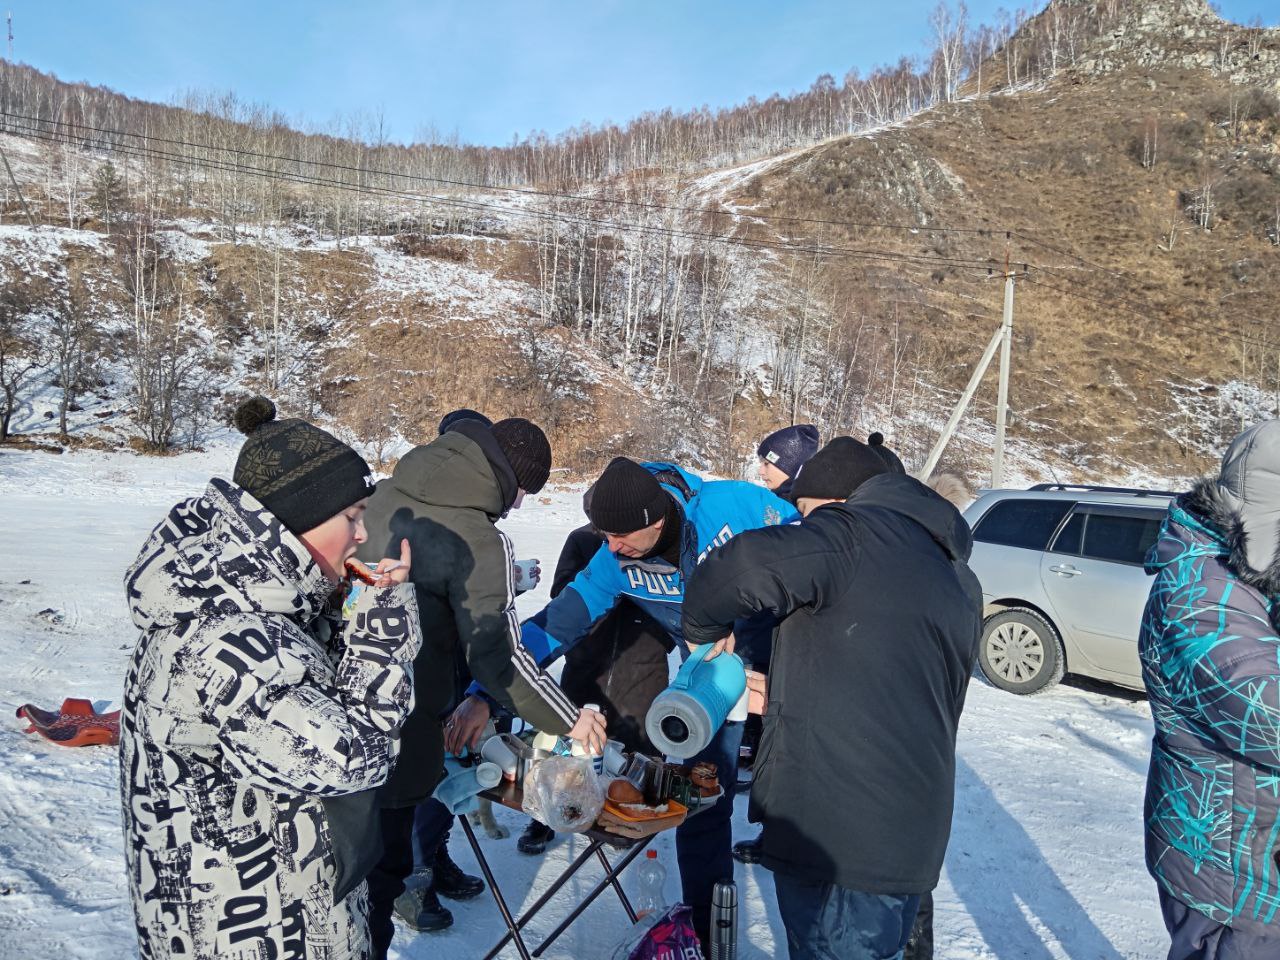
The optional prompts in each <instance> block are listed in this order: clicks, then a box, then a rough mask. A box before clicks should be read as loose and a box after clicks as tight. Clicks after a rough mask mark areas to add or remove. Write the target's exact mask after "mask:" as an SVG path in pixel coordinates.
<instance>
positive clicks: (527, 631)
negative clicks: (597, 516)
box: [469, 463, 800, 693]
mask: <svg viewBox="0 0 1280 960" xmlns="http://www.w3.org/2000/svg"><path fill="white" fill-rule="evenodd" d="M642 466H643V467H644V468H645V469H646V470H648V471H649V472H650V473H652V474H653V475H654V476H655V477H657V478H658V482H659V483H661V484H662V487H663V489H664V490H666V491H667V492H668V493H669V494H671V496H672V497H673V498H674V499H675V502H676V503H677V505H679V507H680V509H681V510H682V511H683V512H684V529H683V531H682V542H681V548H680V566H679V568H678V569H677V568H676V567H674V566H672V565H671V564H669V563H667V562H666V561H665V560H663V559H662V558H660V557H655V558H652V559H649V560H633V559H630V558H628V557H619V556H616V555H615V554H613V553H612V552H610V550H609V547H608V546H607V545H605V544H601V546H600V549H599V550H598V551H597V552H596V555H595V556H594V557H592V558H591V562H590V563H588V564H587V566H586V567H585V568H584V569H583V570H582V572H581V573H579V574H578V575H577V576H576V577H574V579H573V580H572V581H571V582H570V583H569V585H568V586H567V587H565V588H564V590H563V592H561V594H560V595H559V596H558V597H556V598H555V599H554V600H552V601H551V602H550V603H549V604H547V605H546V607H544V608H543V609H542V610H541V611H540V612H539V613H536V614H534V616H532V617H530V618H529V619H528V620H526V621H525V622H524V623H523V624H522V625H521V631H520V641H521V643H523V644H524V646H525V647H526V648H527V649H528V650H529V652H530V653H532V654H533V656H534V657H535V658H536V659H537V661H538V663H539V665H541V666H546V665H547V664H548V663H551V662H553V661H554V660H556V658H558V657H562V656H564V655H565V654H566V653H568V652H569V651H570V650H571V649H573V647H574V646H575V645H577V644H578V642H579V641H581V640H582V638H583V637H585V636H587V634H588V633H590V632H591V627H592V625H593V624H594V623H595V622H596V621H597V620H599V619H600V618H601V617H603V616H604V615H605V614H606V613H608V612H609V611H610V610H612V609H613V608H614V606H615V605H616V604H617V603H618V601H619V600H621V599H622V598H623V597H626V598H627V599H628V600H631V601H632V602H633V603H636V604H638V605H639V606H641V607H643V608H644V610H645V612H647V613H648V614H649V615H650V616H652V617H653V618H654V619H655V620H656V621H658V623H660V624H661V625H662V626H663V627H664V628H665V629H666V630H667V632H668V633H669V634H670V635H671V637H672V639H673V640H675V641H676V642H677V643H678V642H680V641H681V639H682V635H681V626H680V604H681V603H682V602H683V601H684V583H685V577H686V576H688V575H689V574H691V573H692V572H693V569H694V567H696V566H697V565H698V564H699V563H701V562H702V561H703V560H704V559H705V558H706V556H707V554H709V553H710V552H711V551H712V550H714V549H715V548H716V547H718V546H720V545H721V544H723V543H724V542H725V541H727V540H729V539H730V538H731V537H733V536H735V535H737V534H739V533H742V531H744V530H754V529H757V528H759V527H768V526H773V525H776V524H781V523H793V522H795V521H797V520H799V519H800V515H799V514H798V513H796V510H795V508H794V507H793V506H792V505H791V504H789V503H787V502H786V501H785V500H783V499H781V498H780V497H777V496H775V495H774V494H773V493H771V492H770V491H768V490H766V489H765V488H764V487H761V486H757V485H756V484H754V483H747V482H745V481H742V480H703V479H702V478H701V477H699V476H698V475H697V474H694V473H690V472H689V471H687V470H683V469H681V468H680V467H677V466H676V465H675V464H672V463H645V464H642ZM772 626H773V624H772V621H769V623H768V624H767V625H764V626H755V625H753V627H755V629H764V630H770V631H771V630H772ZM738 640H739V641H740V642H741V641H743V640H746V642H747V644H748V645H750V644H751V643H752V642H754V638H751V637H743V636H739V637H738ZM748 659H749V658H748ZM469 692H470V693H483V690H482V689H481V688H480V687H479V686H477V685H475V684H473V685H472V687H471V689H470V691H469Z"/></svg>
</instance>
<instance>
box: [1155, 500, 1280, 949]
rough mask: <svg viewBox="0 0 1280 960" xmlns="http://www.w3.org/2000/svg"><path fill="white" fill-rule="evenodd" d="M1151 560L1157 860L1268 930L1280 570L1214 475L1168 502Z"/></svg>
mask: <svg viewBox="0 0 1280 960" xmlns="http://www.w3.org/2000/svg"><path fill="white" fill-rule="evenodd" d="M1271 536H1272V537H1274V536H1276V532H1274V531H1273V532H1271ZM1147 572H1149V573H1154V574H1155V575H1156V578H1155V582H1154V583H1153V584H1152V587H1151V596H1150V599H1149V600H1148V601H1147V607H1146V611H1145V613H1144V614H1143V619H1142V632H1141V635H1140V638H1139V642H1138V652H1139V655H1140V657H1141V659H1142V670H1143V679H1144V681H1145V683H1146V687H1147V693H1148V696H1149V699H1150V704H1151V713H1152V717H1153V718H1154V720H1155V738H1154V741H1153V743H1152V749H1151V768H1150V772H1149V774H1148V779H1147V797H1146V808H1145V819H1146V848H1147V867H1148V869H1149V870H1150V871H1151V874H1152V876H1153V877H1155V879H1156V882H1157V883H1159V884H1160V886H1161V888H1162V889H1163V890H1164V892H1165V893H1166V894H1168V895H1170V896H1173V897H1175V898H1177V899H1178V900H1181V901H1182V902H1183V903H1185V904H1187V905H1188V906H1190V907H1192V908H1193V909H1196V910H1199V911H1200V912H1201V913H1203V914H1205V915H1206V916H1208V917H1209V918H1211V919H1213V920H1215V921H1217V922H1218V923H1222V924H1226V925H1229V926H1231V927H1232V928H1234V929H1237V930H1249V929H1253V930H1260V929H1261V928H1262V927H1265V926H1266V925H1268V924H1274V923H1276V922H1277V909H1278V908H1280V861H1278V860H1277V851H1278V849H1280V847H1278V845H1277V840H1278V839H1280V819H1278V818H1277V813H1278V812H1280V637H1278V636H1277V634H1276V617H1277V613H1278V612H1280V611H1278V610H1277V602H1276V598H1277V596H1280V571H1277V570H1276V569H1275V565H1274V564H1272V566H1271V568H1269V569H1268V570H1266V571H1263V572H1259V571H1257V570H1255V569H1253V568H1252V567H1250V566H1249V564H1248V561H1247V555H1246V537H1245V536H1244V527H1243V524H1242V522H1241V519H1240V517H1239V516H1238V515H1237V514H1236V513H1235V512H1234V510H1233V509H1232V507H1231V505H1230V504H1229V502H1228V500H1227V498H1226V497H1225V496H1224V495H1223V493H1222V489H1221V487H1220V486H1219V485H1218V483H1217V482H1216V481H1204V482H1202V483H1201V484H1199V485H1198V486H1197V487H1196V488H1195V489H1194V490H1193V491H1192V492H1191V493H1189V494H1185V495H1184V496H1182V497H1180V498H1179V499H1178V500H1176V501H1175V502H1174V503H1173V504H1172V505H1171V506H1170V508H1169V513H1168V516H1167V517H1166V518H1165V522H1164V526H1163V528H1162V530H1161V533H1160V537H1159V539H1158V540H1157V541H1156V543H1155V545H1154V546H1153V547H1152V548H1151V553H1150V554H1149V555H1148V558H1147ZM1273 929H1274V928H1273Z"/></svg>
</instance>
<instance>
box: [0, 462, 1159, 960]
mask: <svg viewBox="0 0 1280 960" xmlns="http://www.w3.org/2000/svg"><path fill="white" fill-rule="evenodd" d="M233 459H234V451H233V448H231V447H229V446H221V447H218V448H215V449H213V450H211V451H210V452H208V453H203V454H190V455H184V456H177V457H171V458H164V459H152V458H139V457H134V456H130V455H127V454H104V453H93V452H80V453H67V454H64V455H62V456H53V455H49V454H44V453H34V452H33V453H21V452H3V453H0V504H3V511H2V512H0V517H2V522H0V663H3V665H4V667H3V671H2V675H3V677H4V681H3V684H0V707H2V708H3V714H4V716H5V717H6V718H7V719H5V720H3V721H0V957H3V958H9V957H13V958H18V957H23V958H27V957H29V958H36V960H43V958H53V957H58V958H86V960H118V958H121V957H129V956H133V955H134V947H133V931H132V921H131V917H130V912H129V906H128V902H127V899H126V896H127V894H126V887H125V884H124V881H123V877H122V871H123V854H122V852H121V838H120V823H119V815H118V813H117V803H118V800H117V789H116V777H117V769H116V760H115V753H114V751H112V750H108V749H103V748H87V749H80V750H70V749H65V748H59V747H55V746H52V745H50V744H48V743H46V742H44V741H42V740H39V739H37V738H35V737H31V736H26V735H24V734H23V733H22V732H21V726H20V724H19V722H18V721H17V720H15V719H14V714H13V711H14V709H15V708H16V707H17V706H18V705H19V704H22V703H24V702H28V701H31V702H34V703H36V704H37V705H43V706H46V707H47V706H50V705H56V704H57V703H60V702H61V700H62V698H63V697H67V696H79V697H87V698H90V699H92V700H94V701H96V702H98V703H99V704H101V705H103V706H106V705H107V704H111V703H114V702H115V701H116V699H117V698H118V697H119V694H120V688H121V683H122V679H123V674H124V668H125V662H126V660H127V658H128V656H129V651H130V650H131V648H132V646H133V643H134V640H135V632H134V630H133V628H132V626H131V624H130V622H129V619H128V615H127V612H126V609H125V604H124V594H123V589H122V587H121V575H122V572H123V570H124V567H125V565H126V564H127V563H128V562H129V561H130V560H131V559H132V557H133V555H134V552H135V551H136V550H137V549H138V547H139V546H140V545H141V543H142V541H143V539H144V537H145V536H146V534H147V533H148V531H149V530H150V528H151V526H152V525H153V524H154V523H155V522H156V521H157V520H158V519H159V518H160V516H161V515H162V514H163V512H164V511H165V510H166V509H167V507H168V506H169V505H170V504H171V503H172V502H173V501H175V500H177V499H179V498H181V497H184V496H189V495H191V494H193V493H196V492H198V491H199V490H201V489H202V488H203V485H204V483H205V481H206V480H207V479H208V477H209V476H210V475H211V474H212V473H215V472H220V473H223V474H226V473H228V472H229V471H230V468H231V465H232V463H233ZM579 496H580V494H579V491H577V490H574V489H561V490H553V491H551V492H550V493H549V494H548V495H546V496H544V497H541V498H536V499H535V500H534V501H533V502H532V503H528V504H527V505H526V507H525V508H524V509H523V510H521V511H519V512H518V513H516V514H515V515H513V517H512V518H511V519H510V520H509V521H507V522H506V523H505V528H506V529H507V530H508V532H509V533H510V534H511V535H512V537H513V538H514V540H515V544H516V548H517V552H518V554H519V555H520V556H537V557H540V558H541V559H542V560H543V564H544V570H547V571H548V573H549V569H550V567H551V566H553V564H554V562H555V558H556V556H557V555H558V553H559V548H560V545H561V542H562V540H563V538H564V535H565V534H566V533H567V532H568V531H569V530H570V529H571V528H572V527H574V526H576V525H577V524H578V522H579V520H580V516H581V514H580V510H579V506H578V504H579ZM547 579H548V580H549V576H548V578H547ZM546 591H547V587H546V586H545V585H544V586H543V587H542V588H541V589H540V590H539V591H537V592H535V593H534V594H533V595H531V596H527V597H524V598H523V599H522V601H521V606H522V612H524V613H529V612H532V611H533V610H535V609H536V608H537V607H538V606H539V604H540V603H541V602H543V601H544V600H545V599H546ZM116 705H118V704H116ZM1150 735H1151V723H1150V719H1149V717H1148V714H1147V709H1146V705H1145V704H1144V703H1142V702H1133V701H1132V700H1131V699H1130V698H1129V697H1127V696H1125V695H1121V694H1120V693H1119V692H1098V691H1085V690H1080V689H1075V688H1071V687H1060V688H1057V689H1056V690H1053V691H1051V692H1049V693H1047V694H1045V695H1043V696H1038V697H1032V698H1025V699H1020V698H1016V697H1012V696H1009V695H1007V694H1003V693H1001V692H999V691H996V690H994V689H991V688H990V687H987V686H986V685H984V684H983V683H981V682H980V681H974V683H973V685H972V687H971V689H970V694H969V702H968V706H967V708H966V713H965V717H964V721H963V723H962V726H961V735H960V762H959V770H958V774H959V775H958V780H957V798H956V811H955V830H954V833H953V836H952V842H951V848H950V851H949V854H948V859H947V867H946V871H945V874H944V877H943V880H942V883H941V885H940V887H939V889H938V891H937V918H936V921H935V922H936V930H937V941H938V951H937V955H938V956H939V957H942V958H948V960H954V958H959V960H970V958H996V957H998V958H1002V960H1005V958H1021V957H1027V958H1035V960H1040V958H1068V957H1070V958H1077V960H1079V958H1089V960H1098V958H1101V960H1117V958H1121V957H1125V958H1129V957H1133V958H1139V957H1142V958H1149V957H1154V956H1158V955H1160V954H1161V953H1162V952H1163V951H1162V937H1163V929H1162V927H1161V923H1160V916H1159V911H1158V909H1157V907H1156V903H1155V891H1154V886H1153V885H1152V883H1151V882H1150V880H1149V879H1148V877H1147V874H1146V871H1145V869H1144V867H1143V862H1142V823H1141V804H1142V785H1143V778H1144V775H1145V770H1146V763H1147V747H1148V741H1149V738H1150ZM903 748H904V749H910V745H909V744H904V745H903ZM498 816H499V819H500V820H502V821H504V822H505V823H506V824H507V826H508V827H509V828H510V829H511V831H512V834H513V836H512V838H511V839H508V840H502V841H490V840H486V839H482V841H481V842H482V843H483V844H484V845H485V848H486V852H487V855H488V856H489V858H490V859H491V862H492V864H493V866H494V868H495V871H496V873H497V874H498V876H499V878H500V879H501V882H502V885H503V889H504V890H505V892H506V893H507V895H508V896H509V897H510V898H511V900H512V901H513V906H515V907H516V908H517V909H519V908H520V907H522V906H524V905H527V904H529V903H531V902H532V901H533V899H534V898H535V897H536V896H537V895H538V893H539V892H540V890H542V889H544V888H545V886H546V885H547V884H548V883H549V882H550V880H551V879H552V878H553V877H554V876H556V875H557V874H558V873H559V872H560V870H561V869H562V868H563V866H564V864H565V863H566V862H567V860H568V859H570V858H572V857H573V856H575V855H576V854H577V853H578V852H580V851H581V849H582V841H581V840H580V839H577V838H570V839H568V840H563V841H559V842H557V843H556V844H555V845H554V846H553V847H552V848H551V851H550V852H549V853H548V855H547V856H546V857H545V858H543V859H533V858H529V857H524V856H521V855H519V854H518V853H516V850H515V840H514V836H515V835H517V834H518V832H519V830H520V829H521V828H522V824H521V823H520V822H519V818H518V817H517V816H516V815H515V814H512V813H509V812H506V811H499V812H498ZM832 829H833V830H838V829H839V825H838V824H833V825H832ZM755 830H756V828H755V827H754V826H751V825H749V824H748V823H747V822H746V800H745V798H740V799H739V800H738V808H737V812H736V817H735V835H737V836H739V837H748V836H753V835H754V833H755ZM656 847H657V849H658V851H659V855H660V857H661V858H662V861H663V862H664V863H665V864H666V866H667V870H668V881H667V894H668V896H669V897H675V896H676V895H677V894H678V891H679V885H678V882H677V879H676V865H675V856H674V849H673V839H672V837H670V836H663V837H661V838H660V839H659V840H658V842H657V844H656ZM451 849H452V851H453V853H454V855H455V856H456V857H457V859H458V860H459V862H460V863H461V864H462V866H463V867H464V868H467V869H473V868H474V860H473V858H472V856H471V853H470V851H469V849H468V847H467V845H466V843H465V840H464V839H463V837H462V836H461V834H460V831H458V832H456V833H455V836H454V842H453V845H452V847H451ZM597 880H598V874H597V872H595V871H593V870H591V869H587V870H584V871H583V874H582V876H581V878H580V879H578V880H577V881H575V882H574V883H572V884H570V886H569V887H568V888H567V889H566V890H565V892H564V893H563V894H561V899H560V901H559V903H561V904H568V903H570V902H572V901H574V900H576V899H577V898H579V897H581V896H582V895H583V894H585V892H586V891H587V890H588V889H590V887H591V886H593V885H594V884H595V882H596V881H597ZM737 880H738V883H739V890H740V896H741V898H742V900H743V908H742V914H743V916H742V929H741V941H742V944H743V945H742V948H741V955H742V956H743V957H744V958H763V957H773V956H781V955H783V953H784V951H785V947H784V946H783V944H784V940H783V937H782V928H781V924H780V922H779V920H778V916H777V909H776V905H775V903H774V900H773V885H772V881H771V879H770V875H769V873H768V872H767V871H764V870H762V869H760V868H758V867H744V866H739V867H737ZM633 881H634V878H626V879H625V880H624V883H626V884H627V885H628V886H630V884H631V883H632V882H633ZM448 905H449V907H450V909H451V910H453V912H454V916H455V918H456V923H455V925H454V927H453V928H452V929H451V930H449V931H447V932H445V933H442V934H437V935H425V934H424V935H420V936H414V935H412V934H410V933H408V932H407V931H403V930H401V931H399V932H398V934H397V939H396V944H395V948H394V950H393V956H398V957H400V958H422V960H426V958H432V960H451V958H457V960H462V958H474V957H478V956H481V955H483V954H484V953H485V952H486V951H487V949H488V948H489V946H491V945H492V943H494V942H495V941H496V940H497V938H498V937H499V935H500V933H501V932H502V929H503V928H502V924H501V920H500V918H499V916H498V913H497V910H496V908H495V906H494V904H493V902H492V900H491V899H490V898H489V897H488V895H487V894H486V895H484V896H482V897H480V898H477V899H475V900H472V901H469V902H467V903H461V904H455V903H449V904H448ZM563 909H567V906H565V907H564V908H563ZM561 916H563V910H557V909H555V908H554V907H553V908H552V909H549V910H548V911H547V912H546V914H545V915H544V918H543V919H540V920H539V922H537V923H535V924H533V925H532V926H533V933H532V940H533V942H537V941H538V940H540V938H541V936H542V935H545V934H546V933H547V932H548V931H549V930H550V928H551V926H552V925H553V924H554V923H555V922H557V921H558V919H559V918H560V917H561ZM625 923H626V921H625V918H624V916H623V913H622V911H621V908H620V907H619V906H618V904H617V903H616V902H615V901H613V900H612V899H611V898H610V897H609V896H608V895H607V894H606V895H605V896H604V897H601V899H600V900H599V901H597V903H596V904H594V905H593V906H592V907H591V908H590V909H589V910H588V911H587V912H586V914H585V915H584V916H583V917H582V918H581V920H580V921H579V922H578V923H577V924H575V925H574V926H573V927H572V928H571V929H570V931H569V933H568V934H566V935H565V936H564V937H563V938H562V939H561V940H560V941H558V942H557V944H556V945H555V947H554V949H552V950H550V951H549V952H548V954H547V956H548V957H550V958H553V960H554V958H561V960H568V958H574V960H584V958H597V957H608V956H609V955H610V953H611V952H612V948H613V945H614V944H615V943H616V942H617V941H618V940H619V939H620V938H621V936H622V934H623V932H624V926H625ZM503 956H504V957H507V956H511V957H513V956H515V953H514V951H513V950H511V949H508V950H507V952H506V953H504V954H503Z"/></svg>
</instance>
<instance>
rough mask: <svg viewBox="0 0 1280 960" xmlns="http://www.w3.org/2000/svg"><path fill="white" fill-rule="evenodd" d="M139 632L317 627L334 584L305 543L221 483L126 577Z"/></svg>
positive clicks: (177, 519)
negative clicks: (261, 622)
mask: <svg viewBox="0 0 1280 960" xmlns="http://www.w3.org/2000/svg"><path fill="white" fill-rule="evenodd" d="M125 588H126V592H127V597H128V602H129V612H130V614H131V615H132V617H133V622H134V623H135V624H136V625H137V626H138V628H139V629H142V630H148V629H153V628H164V627H168V626H172V625H174V624H177V623H180V622H182V621H184V620H196V619H200V618H203V617H207V616H212V615H218V616H227V615H230V614H234V613H240V612H244V613H249V612H257V613H276V614H284V615H286V616H291V617H296V618H298V619H300V620H301V621H302V622H307V621H310V620H311V619H313V618H314V617H315V616H316V614H317V613H319V612H320V610H321V609H323V607H324V605H325V603H326V602H327V600H328V597H329V595H330V594H331V593H332V592H333V589H334V584H333V583H332V582H330V581H329V580H328V579H326V577H325V576H324V574H323V573H321V571H320V567H319V565H318V564H317V563H316V562H315V560H313V559H312V557H311V554H310V553H309V552H308V551H307V548H306V547H305V546H304V545H303V543H302V541H301V540H299V539H298V538H297V537H296V536H294V535H293V534H292V533H290V532H289V530H288V529H286V528H285V526H284V525H283V524H282V523H281V522H280V521H279V520H278V519H277V518H276V516H275V515H274V514H273V513H271V511H269V510H268V509H267V508H266V507H264V506H263V505H262V504H261V503H259V502H258V501H257V500H256V499H254V497H253V496H252V495H251V494H250V493H249V492H248V491H246V490H244V489H243V488H241V487H237V486H236V485H235V484H233V483H230V482H228V481H226V480H222V479H220V478H214V479H213V480H211V481H210V482H209V486H208V487H207V488H206V489H205V492H204V495H203V496H201V497H194V498H192V499H190V500H184V501H182V502H181V503H179V504H177V505H175V506H174V507H173V509H172V510H170V511H169V514H168V516H167V517H165V519H164V520H162V521H161V522H160V524H159V525H158V526H157V527H156V528H155V530H153V531H152V532H151V536H150V537H149V538H148V540H147V542H146V544H144V545H143V547H142V551H141V552H140V553H139V554H138V558H137V559H136V560H134V562H133V564H132V565H131V566H130V567H129V569H128V571H127V572H126V574H125Z"/></svg>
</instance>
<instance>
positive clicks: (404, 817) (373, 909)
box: [368, 807, 418, 960]
mask: <svg viewBox="0 0 1280 960" xmlns="http://www.w3.org/2000/svg"><path fill="white" fill-rule="evenodd" d="M417 809H418V808H417V807H397V808H395V809H392V810H381V811H379V814H378V816H379V819H380V821H381V826H382V851H383V852H382V859H381V860H379V861H378V864H377V866H375V867H374V868H373V870H372V871H370V873H369V877H368V883H369V936H370V939H371V940H372V941H373V960H386V956H387V951H388V950H389V949H390V948H391V939H392V937H394V936H395V932H396V928H395V924H394V923H393V922H392V920H391V915H392V912H393V911H394V910H395V905H396V897H398V896H400V894H402V893H404V882H405V880H407V879H408V878H409V875H410V874H411V873H413V815H414V812H415V811H416V810H417Z"/></svg>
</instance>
